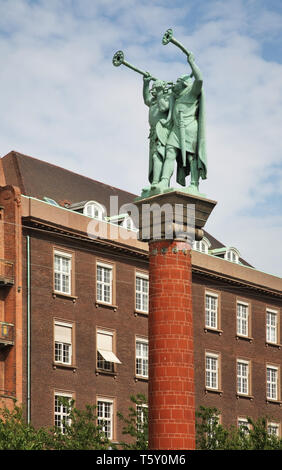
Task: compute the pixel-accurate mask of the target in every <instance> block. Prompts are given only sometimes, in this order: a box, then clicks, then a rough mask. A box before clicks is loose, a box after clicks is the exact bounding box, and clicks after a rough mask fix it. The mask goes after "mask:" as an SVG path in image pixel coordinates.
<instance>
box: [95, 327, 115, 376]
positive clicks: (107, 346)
mask: <svg viewBox="0 0 282 470" xmlns="http://www.w3.org/2000/svg"><path fill="white" fill-rule="evenodd" d="M114 364H121V362H120V360H119V359H118V358H117V356H116V355H115V353H114V332H113V331H109V330H102V329H98V330H97V368H98V369H102V370H105V371H109V372H114Z"/></svg>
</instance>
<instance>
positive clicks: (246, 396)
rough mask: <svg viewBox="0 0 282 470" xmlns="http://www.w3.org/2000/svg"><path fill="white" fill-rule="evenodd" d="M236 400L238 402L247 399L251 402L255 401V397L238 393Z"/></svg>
mask: <svg viewBox="0 0 282 470" xmlns="http://www.w3.org/2000/svg"><path fill="white" fill-rule="evenodd" d="M236 398H237V400H239V398H246V399H247V400H250V401H253V399H254V397H253V395H248V394H246V395H245V394H244V393H236Z"/></svg>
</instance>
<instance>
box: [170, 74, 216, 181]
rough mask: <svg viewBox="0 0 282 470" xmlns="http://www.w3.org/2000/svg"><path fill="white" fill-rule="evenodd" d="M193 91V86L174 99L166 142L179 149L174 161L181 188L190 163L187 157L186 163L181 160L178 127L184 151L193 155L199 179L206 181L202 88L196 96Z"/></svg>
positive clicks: (188, 171)
mask: <svg viewBox="0 0 282 470" xmlns="http://www.w3.org/2000/svg"><path fill="white" fill-rule="evenodd" d="M194 84H195V82H194ZM194 90H195V88H194V86H192V88H186V89H184V90H183V91H182V93H180V95H178V96H176V97H175V101H174V105H173V111H172V119H171V121H172V123H171V131H170V133H169V135H168V138H167V142H166V145H167V146H168V145H171V146H173V147H174V148H177V149H179V152H178V157H177V159H176V161H177V176H176V180H177V182H178V183H179V184H181V185H182V186H185V178H186V176H187V175H189V173H190V163H189V159H188V158H187V157H186V163H185V162H183V160H182V158H181V134H180V125H182V127H183V129H182V130H183V132H184V137H185V151H186V152H189V153H192V154H194V155H195V158H196V159H197V166H198V171H199V175H200V176H201V178H202V179H206V177H207V161H206V150H205V110H204V108H205V104H204V93H203V90H202V87H199V90H201V91H200V92H199V93H197V94H196V93H195V91H194ZM181 120H182V122H181ZM183 150H184V149H183Z"/></svg>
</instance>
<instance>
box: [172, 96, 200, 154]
mask: <svg viewBox="0 0 282 470" xmlns="http://www.w3.org/2000/svg"><path fill="white" fill-rule="evenodd" d="M198 111H199V98H198V97H195V95H194V94H193V93H192V92H191V89H190V90H189V91H188V92H187V91H186V90H184V93H183V94H181V95H180V96H179V97H178V98H177V99H176V100H175V102H174V108H173V112H172V120H173V128H172V130H171V132H170V135H169V137H168V140H167V145H172V146H173V147H177V148H179V149H181V137H180V124H181V122H180V120H181V119H182V121H183V126H184V132H185V148H186V152H190V153H196V151H197V138H198Z"/></svg>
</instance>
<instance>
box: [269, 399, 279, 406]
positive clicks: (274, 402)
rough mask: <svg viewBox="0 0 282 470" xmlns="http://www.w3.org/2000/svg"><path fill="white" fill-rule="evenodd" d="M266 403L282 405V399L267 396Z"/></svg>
mask: <svg viewBox="0 0 282 470" xmlns="http://www.w3.org/2000/svg"><path fill="white" fill-rule="evenodd" d="M266 403H267V404H273V405H279V406H282V401H281V400H273V399H272V398H267V399H266Z"/></svg>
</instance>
